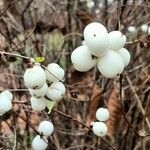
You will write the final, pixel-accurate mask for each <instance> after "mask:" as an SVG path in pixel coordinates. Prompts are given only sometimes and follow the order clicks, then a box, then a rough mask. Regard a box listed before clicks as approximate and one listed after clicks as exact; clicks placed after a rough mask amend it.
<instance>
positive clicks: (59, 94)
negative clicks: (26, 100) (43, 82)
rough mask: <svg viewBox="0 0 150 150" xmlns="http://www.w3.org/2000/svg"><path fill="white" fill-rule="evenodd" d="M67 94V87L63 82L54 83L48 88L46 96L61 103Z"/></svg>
mask: <svg viewBox="0 0 150 150" xmlns="http://www.w3.org/2000/svg"><path fill="white" fill-rule="evenodd" d="M64 94H65V86H64V85H63V83H61V82H54V83H52V84H51V86H50V87H48V89H47V92H46V96H47V98H48V99H51V100H53V101H59V100H61V99H62V98H63V96H64Z"/></svg>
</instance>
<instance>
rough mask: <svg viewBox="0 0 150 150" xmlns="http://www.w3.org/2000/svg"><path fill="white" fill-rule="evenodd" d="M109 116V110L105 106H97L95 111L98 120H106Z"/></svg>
mask: <svg viewBox="0 0 150 150" xmlns="http://www.w3.org/2000/svg"><path fill="white" fill-rule="evenodd" d="M108 118H109V111H108V109H106V108H99V109H98V110H97V111H96V119H97V120H98V121H106V120H108Z"/></svg>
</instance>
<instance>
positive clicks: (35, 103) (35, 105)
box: [30, 97, 46, 111]
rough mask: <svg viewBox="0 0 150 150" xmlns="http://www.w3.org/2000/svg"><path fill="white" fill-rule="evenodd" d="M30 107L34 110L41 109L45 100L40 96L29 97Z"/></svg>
mask: <svg viewBox="0 0 150 150" xmlns="http://www.w3.org/2000/svg"><path fill="white" fill-rule="evenodd" d="M30 100H31V107H32V109H33V110H36V111H42V110H44V109H45V107H46V100H45V98H44V97H42V98H36V97H31V99H30Z"/></svg>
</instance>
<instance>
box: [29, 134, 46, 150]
mask: <svg viewBox="0 0 150 150" xmlns="http://www.w3.org/2000/svg"><path fill="white" fill-rule="evenodd" d="M47 147H48V141H47V139H46V138H44V137H40V135H37V136H36V137H35V138H34V139H33V141H32V148H33V149H34V150H45V149H46V148H47Z"/></svg>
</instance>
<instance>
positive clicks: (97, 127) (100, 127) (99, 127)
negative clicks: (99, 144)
mask: <svg viewBox="0 0 150 150" xmlns="http://www.w3.org/2000/svg"><path fill="white" fill-rule="evenodd" d="M92 130H93V132H94V134H95V135H97V136H99V137H103V136H105V135H106V134H107V126H106V124H105V123H103V122H95V123H94V124H93V128H92Z"/></svg>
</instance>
